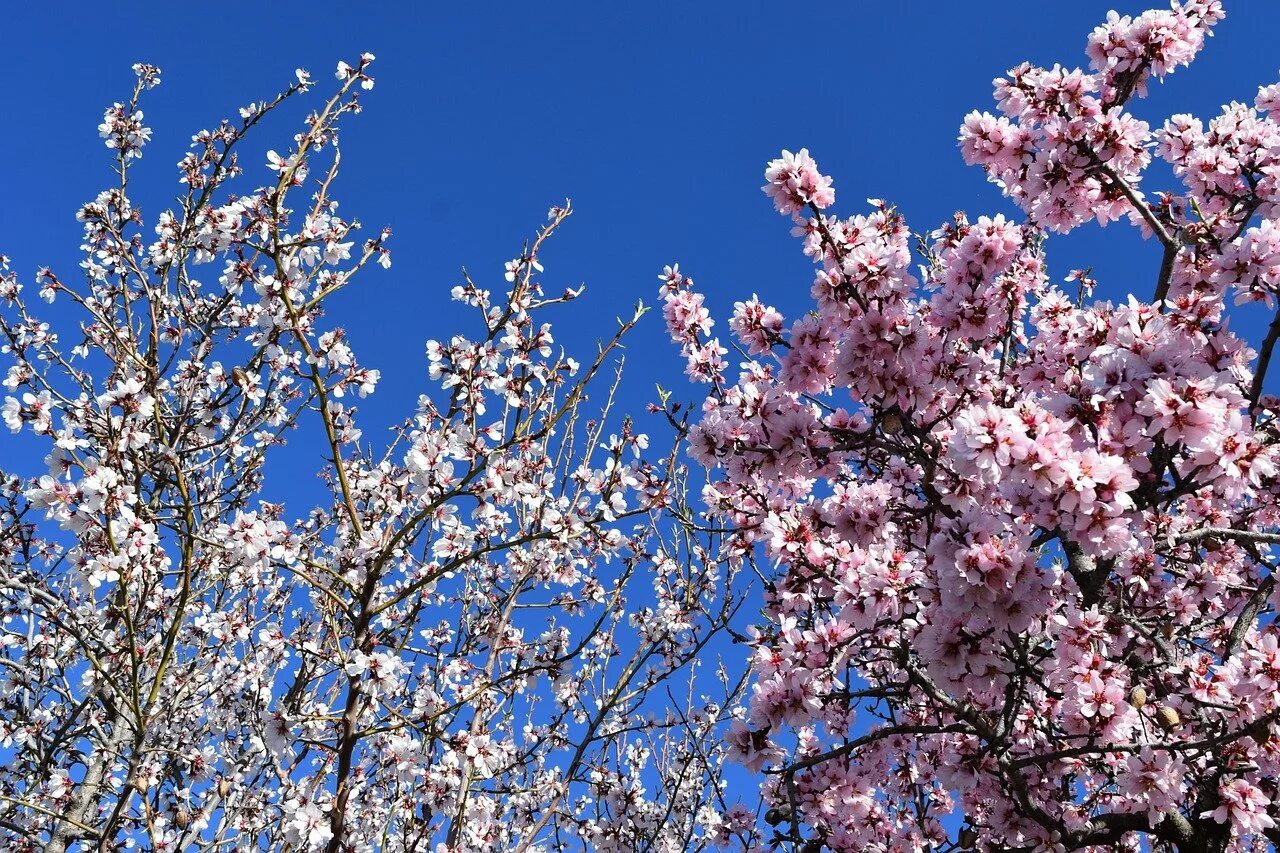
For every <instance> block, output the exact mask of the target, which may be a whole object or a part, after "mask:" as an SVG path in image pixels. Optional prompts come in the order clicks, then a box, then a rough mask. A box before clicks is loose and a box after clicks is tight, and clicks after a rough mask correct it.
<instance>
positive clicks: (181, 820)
mask: <svg viewBox="0 0 1280 853" xmlns="http://www.w3.org/2000/svg"><path fill="white" fill-rule="evenodd" d="M173 825H174V826H176V827H178V829H186V828H187V827H188V826H191V812H189V811H187V810H186V809H178V811H177V813H176V814H174V816H173Z"/></svg>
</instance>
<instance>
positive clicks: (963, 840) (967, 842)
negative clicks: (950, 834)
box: [956, 826, 978, 850]
mask: <svg viewBox="0 0 1280 853" xmlns="http://www.w3.org/2000/svg"><path fill="white" fill-rule="evenodd" d="M956 842H957V843H958V844H959V846H960V849H961V850H972V849H973V846H974V845H975V844H977V843H978V833H976V832H974V831H973V827H970V826H966V827H963V828H961V830H960V836H959V837H958V838H956Z"/></svg>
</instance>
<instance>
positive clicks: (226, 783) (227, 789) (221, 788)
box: [218, 777, 231, 800]
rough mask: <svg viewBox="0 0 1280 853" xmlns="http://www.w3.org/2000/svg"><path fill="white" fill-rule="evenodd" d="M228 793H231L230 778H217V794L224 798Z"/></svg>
mask: <svg viewBox="0 0 1280 853" xmlns="http://www.w3.org/2000/svg"><path fill="white" fill-rule="evenodd" d="M230 793H231V780H230V779H227V778H225V777H224V778H222V779H219V780H218V796H219V797H222V799H224V800H225V799H226V798H227V796H228V795H229V794H230Z"/></svg>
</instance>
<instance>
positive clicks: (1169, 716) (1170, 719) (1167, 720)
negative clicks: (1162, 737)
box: [1156, 705, 1182, 729]
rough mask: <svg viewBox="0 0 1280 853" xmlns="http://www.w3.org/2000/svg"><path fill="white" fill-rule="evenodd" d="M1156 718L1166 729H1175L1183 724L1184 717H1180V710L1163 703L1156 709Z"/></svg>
mask: <svg viewBox="0 0 1280 853" xmlns="http://www.w3.org/2000/svg"><path fill="white" fill-rule="evenodd" d="M1156 719H1157V720H1159V721H1160V725H1162V726H1164V727H1165V728H1166V729H1175V728H1177V727H1178V726H1179V725H1181V724H1182V717H1179V716H1178V712H1177V711H1175V710H1174V709H1172V708H1170V707H1169V706H1168V705H1161V706H1160V707H1159V708H1157V709H1156Z"/></svg>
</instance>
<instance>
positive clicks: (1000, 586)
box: [663, 0, 1280, 853]
mask: <svg viewBox="0 0 1280 853" xmlns="http://www.w3.org/2000/svg"><path fill="white" fill-rule="evenodd" d="M1222 17H1223V12H1222V9H1221V6H1220V4H1219V3H1218V2H1217V0H1186V2H1181V3H1180V2H1174V3H1173V6H1172V8H1171V9H1169V10H1164V11H1153V12H1148V13H1145V14H1143V15H1140V16H1138V17H1136V18H1129V17H1120V16H1117V15H1114V14H1113V15H1111V16H1110V17H1109V18H1108V20H1107V22H1106V23H1105V24H1104V25H1103V26H1101V27H1099V28H1098V29H1097V30H1096V31H1095V32H1094V33H1093V35H1092V36H1090V38H1089V40H1088V55H1089V60H1090V70H1082V69H1069V68H1062V67H1056V66H1055V67H1054V68H1051V69H1045V68H1035V67H1032V66H1030V65H1022V66H1019V67H1017V68H1014V69H1012V70H1011V71H1010V72H1009V73H1008V75H1007V77H1004V78H1001V79H999V80H996V81H995V96H996V99H997V101H998V104H999V110H1000V114H999V115H992V114H990V113H977V112H975V113H972V114H970V115H969V116H967V117H966V118H965V120H964V124H963V127H962V128H961V131H960V138H959V142H960V148H961V151H962V152H963V155H964V158H965V159H966V160H967V161H968V162H970V163H975V164H979V165H981V166H982V167H983V168H984V169H985V170H986V171H987V173H988V174H989V176H990V178H991V180H992V181H994V182H995V183H996V184H998V185H999V186H1000V187H1001V188H1002V189H1003V191H1004V192H1005V193H1006V194H1007V195H1008V196H1010V197H1011V198H1012V199H1013V200H1014V201H1016V202H1017V204H1018V205H1019V206H1020V208H1021V209H1022V210H1023V211H1024V212H1025V213H1026V216H1027V219H1028V221H1027V222H1026V224H1022V225H1020V224H1017V223H1015V222H1012V221H1009V220H1008V219H1006V218H1004V217H1000V216H996V217H979V218H976V219H970V218H967V217H965V216H964V215H957V216H956V218H955V220H954V221H953V222H951V223H948V224H946V225H944V226H943V227H941V228H939V229H938V230H936V231H934V232H933V233H932V234H931V235H929V236H928V238H927V239H922V240H921V241H920V244H919V252H920V259H921V260H922V261H923V263H922V264H920V266H919V268H918V273H917V272H913V270H915V269H917V268H916V267H915V266H913V264H914V260H913V254H912V251H911V249H912V247H911V245H910V240H909V237H910V235H909V232H908V230H907V227H906V225H905V223H904V222H903V219H902V217H901V216H900V215H899V214H898V213H897V212H896V211H895V210H894V209H893V208H892V207H890V206H888V205H886V204H884V203H874V204H873V208H872V209H871V210H870V212H868V213H865V214H860V215H854V216H851V217H849V218H840V217H838V216H833V215H831V214H830V212H829V211H828V210H827V207H828V206H829V204H830V203H831V201H832V200H833V195H832V190H831V182H830V180H829V179H828V178H826V177H825V176H823V175H822V174H821V173H820V172H819V171H818V168H817V166H816V165H815V164H814V162H813V160H812V159H811V158H810V157H809V156H808V153H807V152H805V151H801V153H800V154H799V155H792V154H791V153H789V152H784V153H783V155H782V158H781V159H778V160H775V161H773V162H772V163H770V164H769V165H768V168H767V169H766V172H765V177H766V180H767V184H766V185H765V187H764V189H765V192H766V193H767V194H768V195H769V196H770V198H771V199H772V200H773V201H774V203H775V205H776V206H777V209H778V210H779V211H780V212H781V213H783V214H786V215H789V216H791V217H793V218H794V219H795V220H796V221H797V223H798V227H797V229H796V232H797V233H798V234H799V235H800V237H801V239H802V241H803V249H804V252H805V254H806V255H808V256H809V257H810V258H812V259H813V260H814V262H815V263H816V264H817V267H818V269H817V273H816V277H815V279H814V283H813V288H812V292H813V298H814V300H815V303H816V304H815V310H814V311H813V312H811V313H809V314H807V315H805V316H803V317H800V318H798V319H796V320H794V321H792V322H790V323H787V322H786V321H784V319H783V317H782V316H780V314H779V313H778V312H777V311H776V310H774V309H773V308H771V307H768V306H767V305H766V304H764V303H763V302H762V301H761V300H760V299H759V298H757V297H755V296H753V297H752V298H751V299H749V300H746V301H743V302H739V303H738V304H737V305H736V306H735V309H734V314H733V318H732V320H731V321H730V327H731V329H732V331H733V333H734V335H735V336H736V338H737V342H738V345H739V346H740V347H741V350H740V352H742V355H743V359H744V361H743V363H742V365H741V368H740V370H739V372H738V374H737V376H736V378H735V379H732V380H726V379H725V378H724V375H723V374H724V373H725V370H724V368H717V369H716V370H714V371H708V370H707V369H706V368H705V364H706V361H705V359H704V358H703V356H702V354H701V352H700V350H699V349H698V347H699V346H702V345H705V336H706V334H707V333H708V331H709V329H710V326H711V320H710V317H709V315H708V313H707V311H706V309H705V308H703V305H702V299H701V297H700V296H699V295H698V294H697V293H696V292H695V291H694V290H693V287H692V282H691V280H690V279H688V278H687V277H686V276H684V275H683V274H682V273H680V272H679V270H678V268H675V267H672V268H669V269H668V270H667V271H666V272H665V273H664V275H663V280H664V283H663V293H664V295H665V297H666V299H667V300H668V304H669V306H671V308H670V310H669V311H668V313H667V320H668V323H669V326H670V330H671V334H672V337H673V339H674V340H676V341H677V342H678V343H680V344H681V346H682V347H683V350H684V353H685V355H686V357H687V358H688V359H689V362H690V373H691V374H694V375H698V376H707V377H710V378H714V379H715V386H714V388H713V389H712V390H711V392H710V394H709V396H708V397H707V399H706V403H705V405H704V407H703V410H702V414H701V418H700V420H699V421H698V422H697V423H696V424H694V425H693V426H692V428H691V432H690V444H691V450H692V452H693V454H694V455H695V457H696V458H697V459H699V460H700V461H701V462H703V463H704V464H705V465H707V466H709V467H711V468H713V469H715V471H714V473H713V479H712V481H711V483H710V484H709V485H708V486H707V488H706V498H707V500H708V501H709V503H710V505H711V507H712V508H713V510H714V511H716V512H717V513H718V514H719V515H720V517H721V518H722V519H724V521H725V522H726V523H731V524H732V525H733V526H735V527H736V528H737V529H738V531H739V533H738V537H739V539H738V542H737V547H738V548H739V549H740V551H741V553H743V554H744V555H756V554H758V555H761V556H763V557H765V558H767V560H768V562H769V563H771V564H773V565H774V566H776V567H777V570H776V574H775V575H774V576H773V577H772V580H771V583H770V587H769V590H768V594H767V600H766V603H765V611H764V615H765V617H766V619H765V622H764V623H763V625H762V626H761V627H760V628H759V629H758V630H757V631H756V632H755V633H754V635H753V636H752V638H751V641H750V642H751V643H752V645H753V647H754V649H755V655H754V661H753V673H754V683H753V687H752V692H751V696H750V700H749V702H747V703H746V704H745V706H744V707H743V708H742V709H741V713H740V716H739V718H738V719H737V720H736V721H735V722H734V723H733V725H732V727H731V729H730V731H729V735H728V738H729V744H730V746H731V748H732V750H733V752H734V753H735V755H736V756H737V758H738V759H739V760H740V761H741V762H743V763H745V765H746V766H747V768H748V769H751V770H755V771H763V773H764V774H765V782H764V787H763V790H764V796H765V799H766V801H767V804H768V806H769V811H768V812H767V813H766V814H765V815H764V819H765V821H766V823H768V824H770V825H772V826H773V827H774V830H773V832H774V835H773V842H774V844H776V845H779V846H783V847H787V848H789V849H796V850H804V851H810V853H812V851H818V850H833V851H850V853H851V852H852V851H925V850H971V849H976V850H981V851H1008V850H1018V851H1052V850H1059V851H1060V850H1090V851H1104V850H1105V851H1115V850H1126V851H1137V850H1146V849H1152V850H1155V849H1162V850H1172V849H1177V850H1181V851H1193V850H1194V851H1224V850H1235V851H1245V850H1260V849H1267V847H1268V845H1270V844H1272V843H1275V842H1277V841H1280V831H1277V823H1278V822H1280V737H1277V734H1280V728H1278V724H1280V644H1278V640H1280V629H1278V628H1277V626H1276V625H1275V623H1274V621H1273V615H1274V613H1275V612H1276V608H1277V606H1278V605H1280V599H1278V598H1277V593H1276V591H1275V582H1274V574H1273V569H1274V563H1273V562H1272V561H1273V559H1274V558H1275V552H1274V546H1275V545H1276V544H1277V543H1280V533H1277V532H1276V530H1277V528H1280V503H1278V501H1277V497H1278V493H1280V485H1278V481H1277V476H1276V475H1277V466H1278V465H1280V449H1278V445H1277V442H1278V440H1280V421H1277V419H1276V418H1277V410H1276V405H1277V401H1276V398H1274V397H1271V396H1268V395H1265V394H1263V383H1264V376H1265V374H1266V371H1267V366H1268V364H1269V361H1270V359H1271V357H1272V353H1273V347H1274V344H1275V342H1276V340H1277V338H1280V319H1276V320H1273V321H1272V322H1271V325H1270V328H1269V331H1268V333H1267V335H1266V337H1265V339H1264V340H1262V341H1261V343H1260V344H1254V345H1253V346H1251V345H1250V344H1249V343H1248V342H1246V341H1245V340H1243V339H1241V338H1240V337H1237V336H1236V335H1235V334H1233V333H1232V332H1231V331H1229V330H1228V328H1227V323H1226V320H1225V318H1224V312H1225V310H1226V307H1225V306H1227V305H1228V304H1229V303H1230V302H1231V301H1232V300H1235V301H1239V302H1261V303H1264V305H1265V307H1266V309H1268V310H1274V309H1275V297H1276V294H1277V288H1280V222H1277V219H1276V216H1277V213H1278V212H1280V207H1278V206H1277V204H1278V203H1280V187H1278V186H1277V183H1276V182H1277V179H1278V178H1280V124H1278V123H1277V119H1280V114H1277V113H1276V109H1277V106H1280V95H1278V93H1280V88H1277V87H1276V86H1269V87H1266V88H1263V89H1262V90H1261V91H1260V92H1259V94H1258V97H1257V101H1256V103H1255V105H1254V106H1252V107H1250V106H1247V105H1243V104H1238V103H1235V104H1230V105H1228V106H1226V107H1225V108H1224V109H1223V111H1222V114H1221V115H1220V116H1218V117H1217V118H1214V119H1213V120H1211V121H1210V122H1209V123H1208V125H1207V126H1206V125H1205V124H1204V123H1203V122H1202V121H1201V120H1200V119H1197V118H1193V117H1191V116H1187V115H1179V116H1174V117H1172V118H1170V119H1169V120H1168V121H1167V122H1165V124H1164V125H1163V127H1162V128H1160V129H1158V130H1154V131H1153V130H1152V129H1151V127H1150V126H1149V125H1148V124H1147V123H1146V122H1144V121H1142V120H1140V119H1138V118H1137V117H1135V116H1134V115H1133V114H1131V113H1130V112H1129V110H1128V106H1129V101H1130V99H1131V98H1132V97H1133V96H1135V95H1137V96H1141V95H1143V94H1144V93H1145V92H1146V88H1147V86H1148V85H1149V83H1150V81H1151V80H1153V79H1156V80H1158V79H1161V78H1162V77H1164V76H1165V75H1167V74H1169V73H1171V72H1172V71H1174V70H1175V69H1176V68H1178V67H1180V66H1184V65H1186V64H1187V63H1189V62H1190V61H1191V60H1192V58H1193V57H1194V56H1195V55H1196V53H1197V52H1198V51H1199V50H1200V49H1201V47H1202V46H1203V44H1204V41H1205V38H1206V36H1208V35H1209V34H1210V32H1211V29H1212V27H1213V26H1214V25H1215V24H1216V23H1217V22H1218V21H1219V20H1220V19H1221V18H1222ZM1153 154H1154V155H1155V156H1159V157H1162V158H1164V159H1165V160H1166V161H1167V162H1168V163H1169V164H1171V165H1172V167H1173V169H1174V170H1175V172H1176V175H1177V178H1178V179H1180V180H1181V182H1182V186H1181V188H1179V189H1177V190H1176V191H1172V192H1167V193H1160V194H1158V195H1155V196H1150V195H1148V194H1146V193H1144V192H1143V190H1142V189H1141V187H1142V179H1143V173H1144V169H1146V167H1147V166H1148V164H1149V162H1150V161H1151V158H1152V156H1153ZM1116 219H1127V220H1130V221H1133V222H1134V223H1135V224H1137V225H1138V226H1139V227H1140V228H1141V230H1142V233H1143V234H1144V235H1146V236H1147V237H1149V238H1153V239H1155V240H1158V241H1159V242H1160V243H1161V245H1162V247H1163V250H1164V257H1163V263H1162V265H1161V269H1160V270H1159V272H1158V274H1157V275H1156V276H1155V278H1156V286H1155V291H1154V294H1144V295H1141V296H1138V295H1135V296H1129V297H1128V298H1127V299H1121V300H1119V301H1114V302H1111V301H1102V300H1097V299H1092V298H1090V295H1091V291H1092V286H1093V282H1092V280H1091V279H1089V278H1088V276H1087V274H1085V273H1080V272H1076V273H1073V274H1072V276H1071V278H1070V279H1069V280H1071V281H1078V282H1079V285H1080V292H1079V293H1078V294H1074V293H1070V292H1069V291H1068V290H1067V289H1066V288H1064V287H1062V286H1059V285H1058V284H1055V283H1054V282H1053V281H1052V279H1051V277H1050V276H1049V274H1048V271H1047V269H1046V263H1045V254H1044V245H1045V235H1046V233H1047V232H1065V231H1068V230H1070V229H1072V228H1074V227H1076V226H1078V225H1080V224H1081V223H1084V222H1086V221H1088V220H1097V221H1098V222H1100V223H1104V224H1105V223H1106V222H1108V221H1110V220H1116ZM1148 300H1149V301H1148ZM1242 310H1257V309H1252V308H1246V309H1242ZM1254 347H1256V351H1255V348H1254Z"/></svg>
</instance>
